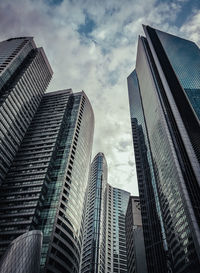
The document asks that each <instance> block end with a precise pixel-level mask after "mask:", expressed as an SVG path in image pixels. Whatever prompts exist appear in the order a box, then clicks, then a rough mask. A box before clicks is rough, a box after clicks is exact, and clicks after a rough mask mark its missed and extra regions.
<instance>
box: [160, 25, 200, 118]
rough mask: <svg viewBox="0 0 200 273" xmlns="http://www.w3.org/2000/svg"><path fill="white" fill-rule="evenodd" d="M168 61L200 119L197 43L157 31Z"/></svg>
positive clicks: (199, 55)
mask: <svg viewBox="0 0 200 273" xmlns="http://www.w3.org/2000/svg"><path fill="white" fill-rule="evenodd" d="M156 33H157V35H158V37H159V39H160V41H161V44H162V46H163V48H164V50H165V52H166V54H167V56H168V59H169V61H170V63H171V65H172V67H173V69H174V71H175V73H176V75H177V77H178V79H179V81H180V83H181V85H182V87H183V88H184V89H185V91H186V94H187V96H188V99H189V101H190V103H191V105H192V107H193V109H194V111H195V112H196V114H197V116H198V118H199V119H200V50H199V48H198V47H197V46H196V44H195V43H193V42H191V41H188V40H185V39H182V38H179V37H176V36H173V35H170V34H168V33H165V32H162V31H159V30H156Z"/></svg>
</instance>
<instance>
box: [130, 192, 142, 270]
mask: <svg viewBox="0 0 200 273" xmlns="http://www.w3.org/2000/svg"><path fill="white" fill-rule="evenodd" d="M126 249H127V266H128V270H127V273H147V265H146V254H145V247H144V236H143V228H142V219H141V208H140V199H139V197H138V196H130V198H129V202H128V207H127V211H126Z"/></svg>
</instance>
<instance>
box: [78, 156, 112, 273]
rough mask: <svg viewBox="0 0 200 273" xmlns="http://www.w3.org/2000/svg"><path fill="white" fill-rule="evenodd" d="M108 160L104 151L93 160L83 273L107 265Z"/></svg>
mask: <svg viewBox="0 0 200 273" xmlns="http://www.w3.org/2000/svg"><path fill="white" fill-rule="evenodd" d="M106 186H107V162H106V159H105V156H104V154H103V153H98V154H97V155H96V156H95V158H94V159H93V161H92V164H91V170H90V177H89V185H88V197H87V204H86V215H85V228H84V230H85V232H84V240H83V256H82V265H81V272H82V273H86V272H87V273H103V272H105V271H104V267H105V220H106V218H105V200H106V199H105V197H106Z"/></svg>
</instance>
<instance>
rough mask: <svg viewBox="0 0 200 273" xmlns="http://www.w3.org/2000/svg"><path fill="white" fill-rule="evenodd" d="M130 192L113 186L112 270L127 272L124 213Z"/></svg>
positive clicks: (120, 272) (117, 272) (121, 272)
mask: <svg viewBox="0 0 200 273" xmlns="http://www.w3.org/2000/svg"><path fill="white" fill-rule="evenodd" d="M129 197H130V193H129V192H126V191H124V190H121V189H118V188H113V272H114V273H115V272H116V273H126V272H127V253H126V230H125V215H126V209H127V206H128V201H129Z"/></svg>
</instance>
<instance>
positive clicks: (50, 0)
mask: <svg viewBox="0 0 200 273" xmlns="http://www.w3.org/2000/svg"><path fill="white" fill-rule="evenodd" d="M63 1H64V0H45V3H46V4H47V5H49V6H57V5H60V4H61V3H62V2H63Z"/></svg>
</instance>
